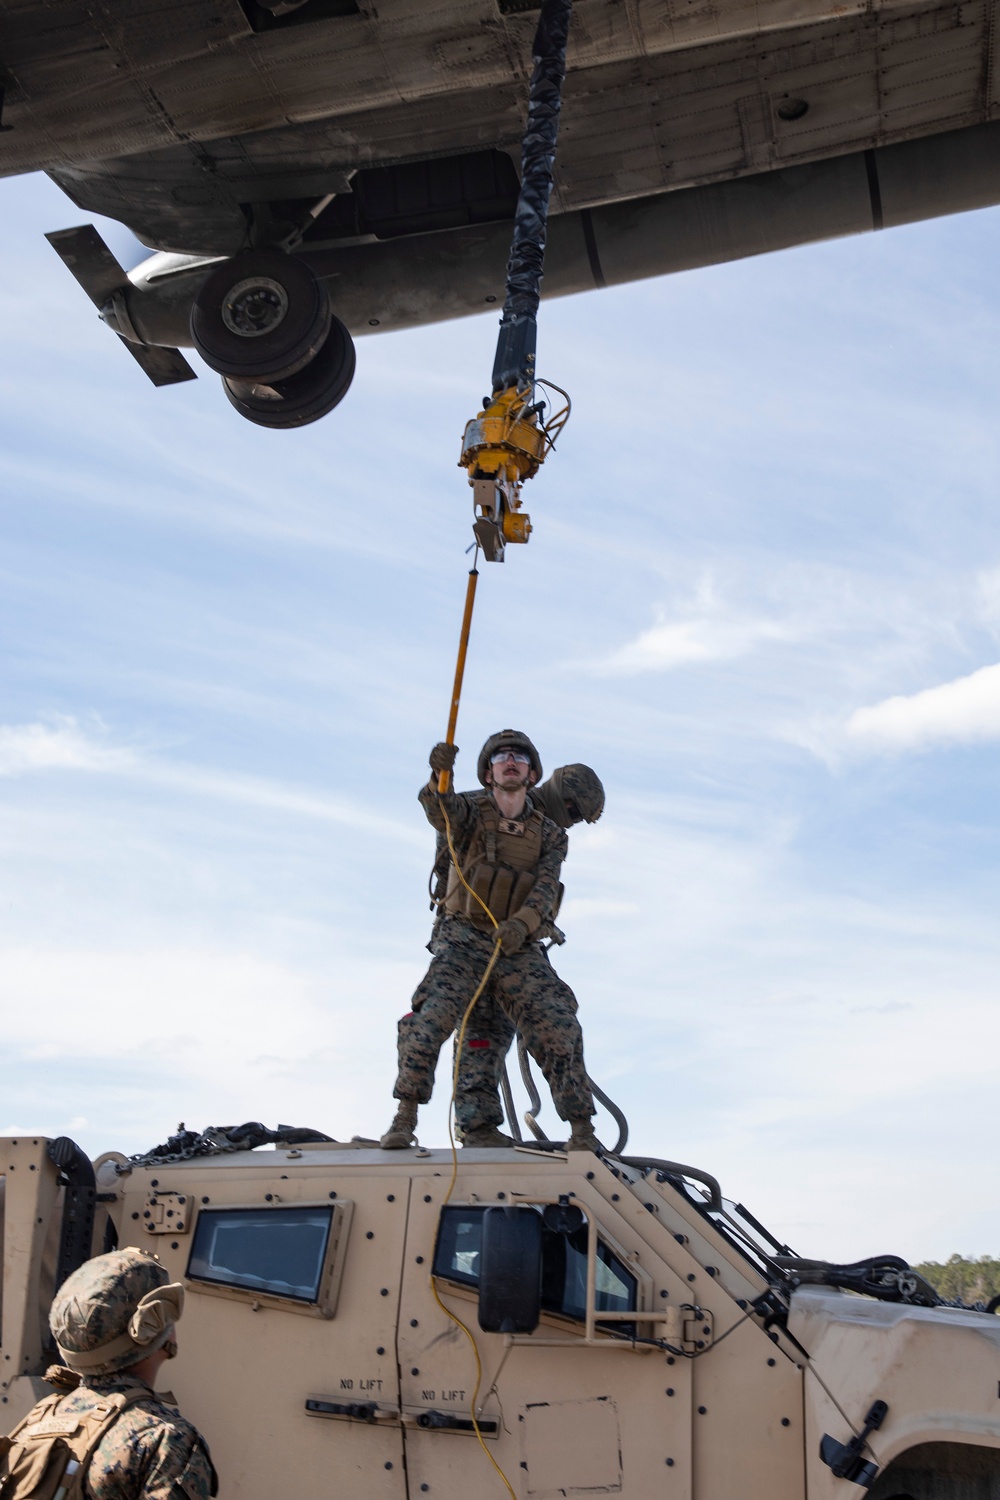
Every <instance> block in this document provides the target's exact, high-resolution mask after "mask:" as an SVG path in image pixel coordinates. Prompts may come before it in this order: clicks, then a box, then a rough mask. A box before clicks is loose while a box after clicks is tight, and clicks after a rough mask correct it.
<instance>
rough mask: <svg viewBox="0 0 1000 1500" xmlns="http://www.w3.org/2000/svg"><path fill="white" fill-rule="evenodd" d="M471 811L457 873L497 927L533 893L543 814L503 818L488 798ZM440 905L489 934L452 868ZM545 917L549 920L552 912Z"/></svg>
mask: <svg viewBox="0 0 1000 1500" xmlns="http://www.w3.org/2000/svg"><path fill="white" fill-rule="evenodd" d="M476 811H477V814H478V816H477V818H476V823H475V826H474V828H473V832H472V838H471V840H470V842H469V847H468V849H467V850H466V852H465V855H464V857H463V859H462V874H463V875H464V876H465V878H466V880H467V881H468V883H469V885H470V886H471V887H472V889H473V890H474V891H475V893H476V895H477V896H478V897H479V898H480V900H481V901H484V902H485V903H486V905H487V906H488V907H489V909H490V911H491V912H492V913H493V915H494V917H495V918H496V920H497V921H498V922H502V921H503V920H504V919H505V918H506V917H509V916H512V915H513V913H514V912H516V911H518V910H519V908H520V907H522V906H523V905H524V903H525V901H527V899H528V897H529V896H530V895H531V892H532V890H533V889H534V885H535V878H536V873H537V870H538V861H539V859H540V858H541V854H542V824H543V822H544V821H545V815H544V814H543V813H542V811H541V809H540V808H535V809H534V811H533V812H530V813H529V814H528V815H527V817H526V818H522V819H514V818H505V817H504V816H503V814H502V813H501V812H500V810H499V808H498V807H497V805H496V803H495V802H494V801H493V798H492V797H484V798H483V799H482V801H481V802H478V803H477V805H476ZM560 891H561V888H560ZM443 905H444V910H445V912H446V913H447V914H448V915H449V916H453V917H464V918H465V920H466V921H467V922H471V924H472V926H473V927H477V928H478V929H479V930H480V932H491V931H492V929H493V923H492V922H491V921H490V919H489V917H488V916H487V915H486V913H485V912H484V911H483V908H482V907H481V906H480V904H479V901H476V900H475V899H474V897H472V896H471V895H470V894H469V892H468V891H467V890H466V888H465V886H464V885H463V884H462V882H461V881H460V880H459V878H458V873H457V871H456V870H455V867H454V865H452V866H451V869H450V871H449V874H448V886H447V890H446V892H445V898H444V903H443ZM549 915H550V916H551V917H554V916H555V915H556V913H555V912H554V911H553V912H551V913H549Z"/></svg>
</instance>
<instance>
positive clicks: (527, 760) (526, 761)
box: [490, 750, 531, 766]
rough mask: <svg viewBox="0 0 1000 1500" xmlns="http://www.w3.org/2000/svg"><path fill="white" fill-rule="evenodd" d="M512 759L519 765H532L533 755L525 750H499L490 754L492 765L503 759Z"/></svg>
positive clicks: (498, 763)
mask: <svg viewBox="0 0 1000 1500" xmlns="http://www.w3.org/2000/svg"><path fill="white" fill-rule="evenodd" d="M505 760H512V761H514V762H515V763H516V764H517V765H519V766H530V765H531V756H530V755H526V754H525V752H524V751H523V750H497V751H496V753H495V754H493V755H491V756H490V765H491V766H498V765H500V763H501V761H505Z"/></svg>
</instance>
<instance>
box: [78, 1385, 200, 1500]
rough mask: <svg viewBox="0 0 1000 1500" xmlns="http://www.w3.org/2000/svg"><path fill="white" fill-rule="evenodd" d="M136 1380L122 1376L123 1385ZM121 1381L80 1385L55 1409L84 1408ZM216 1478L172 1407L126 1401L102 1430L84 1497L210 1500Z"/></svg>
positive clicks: (151, 1400) (194, 1434)
mask: <svg viewBox="0 0 1000 1500" xmlns="http://www.w3.org/2000/svg"><path fill="white" fill-rule="evenodd" d="M136 1384H137V1382H135V1381H134V1380H131V1381H129V1382H128V1386H129V1387H134V1386H135V1385H136ZM112 1387H113V1388H114V1389H123V1388H125V1382H124V1381H121V1380H119V1381H115V1382H112V1381H111V1380H108V1381H103V1382H101V1383H100V1386H99V1388H98V1389H97V1390H95V1389H94V1388H93V1387H86V1386H84V1387H81V1388H80V1390H78V1391H75V1392H74V1393H73V1395H72V1396H70V1397H68V1398H67V1400H66V1401H65V1402H64V1403H62V1405H61V1408H60V1410H61V1411H65V1412H67V1413H69V1412H70V1411H72V1410H78V1409H86V1406H87V1405H88V1404H93V1401H94V1400H95V1399H97V1398H98V1397H99V1395H100V1394H106V1393H107V1390H108V1389H109V1388H112ZM217 1491H218V1480H217V1478H216V1474H215V1470H214V1468H213V1466H212V1460H211V1458H210V1456H209V1452H208V1448H207V1446H206V1444H205V1440H204V1438H203V1437H202V1436H201V1434H200V1433H199V1431H198V1429H197V1428H196V1427H195V1426H193V1424H192V1423H191V1422H189V1421H188V1420H187V1419H186V1418H185V1417H182V1416H181V1415H180V1413H179V1412H177V1411H175V1410H174V1408H173V1407H171V1406H167V1405H165V1404H164V1403H163V1402H162V1401H158V1400H157V1399H156V1397H155V1395H154V1394H153V1392H152V1391H150V1393H149V1397H148V1399H145V1400H140V1401H138V1402H137V1403H136V1404H135V1405H134V1406H130V1407H129V1408H128V1409H127V1410H126V1411H124V1412H122V1415H121V1416H120V1417H119V1418H118V1420H117V1421H116V1422H115V1424H114V1426H113V1427H111V1428H110V1429H109V1431H108V1432H106V1433H105V1435H104V1437H103V1438H102V1439H101V1441H100V1443H99V1444H98V1446H97V1450H96V1452H95V1453H94V1456H93V1458H92V1459H91V1462H90V1467H89V1469H88V1471H87V1480H86V1494H87V1496H88V1500H211V1497H212V1496H213V1495H215V1494H216V1493H217Z"/></svg>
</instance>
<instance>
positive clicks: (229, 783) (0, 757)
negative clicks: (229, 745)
mask: <svg viewBox="0 0 1000 1500" xmlns="http://www.w3.org/2000/svg"><path fill="white" fill-rule="evenodd" d="M53 771H69V772H84V773H92V774H98V775H112V776H117V777H119V778H120V779H130V780H134V781H139V782H144V783H146V784H148V785H153V786H157V787H161V788H163V789H165V790H169V791H174V792H178V793H180V794H181V795H186V796H192V797H207V798H210V799H212V800H223V801H227V802H238V803H243V804H244V805H246V806H249V807H254V808H257V809H259V810H261V811H265V812H266V811H269V812H278V813H290V814H292V815H293V816H296V817H301V818H308V819H312V820H314V821H318V822H325V823H339V824H343V825H346V826H349V827H352V828H358V829H362V830H364V831H366V832H369V833H374V834H380V835H382V836H383V837H386V838H392V839H402V840H404V841H405V842H407V843H414V842H417V841H418V840H419V834H420V830H419V828H418V827H413V826H410V825H406V824H401V823H399V822H397V821H395V820H393V819H391V818H385V817H382V816H381V815H379V814H378V813H373V812H370V811H369V810H368V809H367V808H365V807H363V806H362V805H360V804H358V803H355V802H349V801H346V800H341V799H338V798H334V797H330V796H328V795H325V794H324V793H322V792H314V791H309V790H307V789H304V788H300V787H293V786H287V785H284V784H282V783H281V782H275V781H272V780H269V779H268V778H266V777H262V776H246V775H237V774H233V773H231V772H220V771H214V770H212V769H210V768H206V767H202V766H195V765H190V764H187V763H185V762H183V761H180V762H171V761H168V760H164V759H162V758H160V757H157V756H155V755H150V754H147V753H143V752H142V751H139V750H136V749H134V748H132V747H131V746H128V745H116V744H114V743H113V742H112V740H111V737H110V734H109V732H108V731H107V729H106V728H105V726H104V725H102V724H100V723H99V722H98V721H95V727H94V729H93V730H92V731H91V732H88V731H87V730H85V729H83V728H81V726H80V724H79V723H78V721H77V720H76V719H75V718H73V717H72V716H71V715H58V716H54V717H53V719H52V722H51V723H49V724H45V723H34V724H5V725H0V776H6V777H15V776H25V775H30V774H32V773H38V772H53ZM425 842H426V841H425Z"/></svg>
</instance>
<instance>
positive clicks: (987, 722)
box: [845, 663, 1000, 751]
mask: <svg viewBox="0 0 1000 1500" xmlns="http://www.w3.org/2000/svg"><path fill="white" fill-rule="evenodd" d="M845 732H846V735H847V738H848V740H849V741H852V742H853V743H854V744H855V745H857V746H863V747H868V748H870V749H873V750H887V751H892V750H897V751H902V750H923V749H928V748H930V747H932V746H934V745H962V744H974V743H977V742H980V741H983V740H994V739H1000V663H996V664H994V665H993V666H989V667H980V669H979V671H978V672H971V673H970V674H969V675H968V676H967V677H956V678H955V679H954V681H952V682H943V683H940V684H939V685H938V686H937V687H932V688H925V689H924V690H923V692H920V693H912V694H909V695H905V696H904V695H899V696H896V697H892V698H885V699H883V701H882V702H881V703H874V704H872V705H871V706H870V707H868V708H858V709H855V711H854V713H852V714H851V716H850V718H849V719H848V720H847V724H846V727H845Z"/></svg>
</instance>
